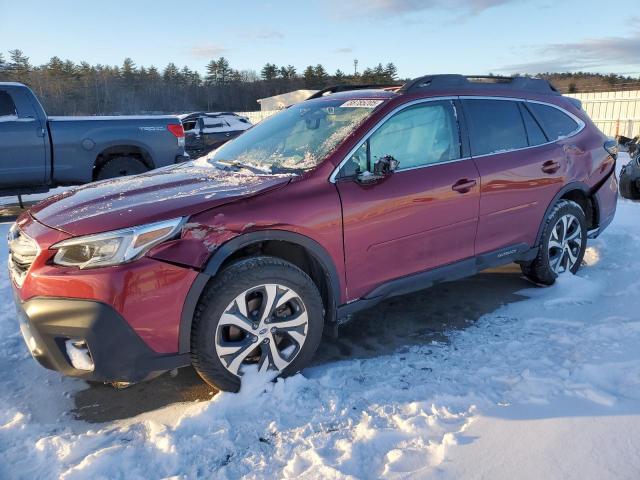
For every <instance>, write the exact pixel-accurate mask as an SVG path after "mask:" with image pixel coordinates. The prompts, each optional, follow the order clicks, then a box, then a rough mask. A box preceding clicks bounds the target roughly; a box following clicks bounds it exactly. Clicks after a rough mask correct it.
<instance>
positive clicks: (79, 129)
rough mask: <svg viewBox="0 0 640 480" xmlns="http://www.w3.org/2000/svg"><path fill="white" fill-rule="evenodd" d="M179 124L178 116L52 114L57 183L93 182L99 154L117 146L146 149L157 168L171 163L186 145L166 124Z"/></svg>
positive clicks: (54, 165)
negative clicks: (178, 140)
mask: <svg viewBox="0 0 640 480" xmlns="http://www.w3.org/2000/svg"><path fill="white" fill-rule="evenodd" d="M178 123H180V122H179V120H178V119H177V118H174V117H120V118H119V117H93V118H92V117H50V118H49V129H50V132H51V140H52V142H53V159H54V163H53V179H54V182H55V183H58V184H76V183H86V182H90V181H91V180H92V178H93V166H94V164H95V161H96V159H97V158H98V156H99V155H100V154H101V153H102V152H103V151H105V150H106V149H107V148H110V147H115V146H122V145H128V146H135V147H138V148H140V149H142V150H144V151H146V152H147V153H148V154H149V156H150V157H151V159H152V161H153V166H154V167H155V168H158V167H163V166H166V165H171V164H173V163H174V162H175V158H176V155H181V154H183V153H184V148H182V147H178V142H177V139H176V137H175V136H174V135H173V134H172V133H171V132H169V131H168V130H167V128H166V127H167V125H168V124H178Z"/></svg>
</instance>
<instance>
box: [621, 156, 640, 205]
mask: <svg viewBox="0 0 640 480" xmlns="http://www.w3.org/2000/svg"><path fill="white" fill-rule="evenodd" d="M637 162H638V159H633V160H631V161H630V162H629V163H627V164H626V165H625V166H624V167H622V171H621V172H620V182H619V188H620V195H621V196H622V197H623V198H628V199H629V200H640V188H638V180H640V167H638V165H637Z"/></svg>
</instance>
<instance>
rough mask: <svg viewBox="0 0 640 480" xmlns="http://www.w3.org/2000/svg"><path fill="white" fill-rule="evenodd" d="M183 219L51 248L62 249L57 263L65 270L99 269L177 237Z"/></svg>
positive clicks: (132, 228) (105, 234)
mask: <svg viewBox="0 0 640 480" xmlns="http://www.w3.org/2000/svg"><path fill="white" fill-rule="evenodd" d="M183 220H184V219H182V218H174V219H173V220H166V221H163V222H156V223H149V224H147V225H139V226H137V227H130V228H123V229H122V230H114V231H112V232H105V233H99V234H96V235H86V236H84V237H77V238H70V239H69V240H63V241H62V242H59V243H56V244H55V245H52V246H51V248H52V249H55V250H58V251H57V252H56V255H55V257H53V263H55V264H56V265H63V266H65V267H78V268H95V267H106V266H109V265H119V264H121V263H126V262H130V261H132V260H135V259H137V258H140V257H141V256H142V255H144V254H145V253H146V252H148V251H149V250H150V249H151V248H152V247H154V246H155V245H157V244H159V243H160V242H162V241H164V240H167V239H169V238H171V237H172V236H174V235H175V234H176V233H177V232H178V230H179V229H180V226H181V225H182V222H183Z"/></svg>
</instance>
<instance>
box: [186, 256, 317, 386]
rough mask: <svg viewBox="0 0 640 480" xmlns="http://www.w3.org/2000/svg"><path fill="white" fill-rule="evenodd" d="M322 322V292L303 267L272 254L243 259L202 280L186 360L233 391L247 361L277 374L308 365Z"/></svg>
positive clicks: (212, 382) (207, 378) (206, 377)
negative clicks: (266, 306) (210, 278)
mask: <svg viewBox="0 0 640 480" xmlns="http://www.w3.org/2000/svg"><path fill="white" fill-rule="evenodd" d="M269 299H275V300H271V301H269ZM285 300H286V301H285ZM265 301H266V303H264V302H265ZM283 301H285V302H284V303H282V304H281V303H280V302H283ZM267 304H268V305H270V306H272V307H273V308H270V309H267V308H265V305H267ZM243 305H244V307H243ZM267 310H268V312H267ZM265 312H266V313H265ZM274 312H275V313H274ZM283 312H284V313H283ZM272 313H273V314H272ZM271 314H272V315H271ZM305 319H306V323H304V324H302V322H303V321H304V320H305ZM285 324H286V325H287V327H286V328H284V325H285ZM294 324H296V325H294ZM323 326H324V309H323V304H322V298H321V297H320V293H319V291H318V288H317V287H316V285H315V284H314V283H313V280H311V278H309V276H308V275H307V274H306V273H304V272H303V271H302V270H300V269H299V268H298V267H296V266H295V265H293V264H291V263H289V262H286V261H284V260H281V259H279V258H275V257H267V256H260V257H252V258H248V259H244V260H241V261H239V262H237V263H235V264H232V265H231V266H229V267H227V268H225V269H224V270H223V271H222V272H221V273H220V274H218V275H217V276H216V277H215V278H214V279H212V280H211V281H210V282H209V284H208V285H207V286H206V288H205V291H204V293H203V294H202V297H201V298H200V301H199V303H198V306H197V307H196V312H195V314H194V318H193V323H192V327H191V362H192V364H193V366H194V368H195V369H196V371H197V372H198V374H199V375H200V376H201V377H202V379H203V380H204V381H205V382H207V383H208V384H209V385H212V386H214V387H216V388H218V389H220V390H225V391H231V392H237V391H238V390H239V389H240V384H241V379H240V377H241V375H242V373H243V369H246V368H247V367H248V364H249V363H254V364H255V365H254V368H256V367H257V368H258V369H259V370H260V371H265V370H270V371H272V372H276V371H277V376H282V377H286V376H289V375H292V374H295V373H297V372H299V371H300V370H301V369H303V368H304V367H305V366H307V365H308V364H309V362H310V360H311V358H312V357H313V355H314V353H315V351H316V349H317V348H318V345H319V344H320V340H321V338H322V329H323ZM302 337H304V338H303V340H301V338H302ZM274 349H276V350H277V352H274ZM225 352H226V353H225ZM280 352H282V354H283V355H284V357H283V355H280ZM275 355H277V358H276V357H275ZM243 359H244V360H243ZM245 371H246V370H245Z"/></svg>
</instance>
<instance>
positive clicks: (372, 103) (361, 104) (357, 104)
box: [340, 99, 384, 108]
mask: <svg viewBox="0 0 640 480" xmlns="http://www.w3.org/2000/svg"><path fill="white" fill-rule="evenodd" d="M382 102H384V100H367V99H358V100H349V101H348V102H344V103H343V104H342V105H340V108H376V107H377V106H378V105H380V104H381V103H382Z"/></svg>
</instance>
